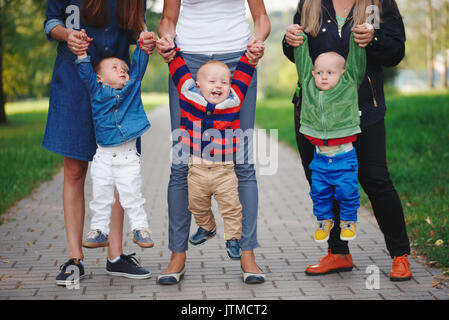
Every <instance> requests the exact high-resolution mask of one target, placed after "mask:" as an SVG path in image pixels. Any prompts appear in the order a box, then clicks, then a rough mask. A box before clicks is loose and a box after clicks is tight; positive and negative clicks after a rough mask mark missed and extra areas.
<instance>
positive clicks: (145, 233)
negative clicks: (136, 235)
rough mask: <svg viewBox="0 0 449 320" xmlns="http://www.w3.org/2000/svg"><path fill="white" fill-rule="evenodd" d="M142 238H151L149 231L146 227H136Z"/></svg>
mask: <svg viewBox="0 0 449 320" xmlns="http://www.w3.org/2000/svg"><path fill="white" fill-rule="evenodd" d="M138 231H139V232H140V235H141V236H142V238H151V232H150V230H148V229H138Z"/></svg>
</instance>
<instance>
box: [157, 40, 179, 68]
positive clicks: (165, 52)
mask: <svg viewBox="0 0 449 320" xmlns="http://www.w3.org/2000/svg"><path fill="white" fill-rule="evenodd" d="M174 47H175V42H174V41H173V38H172V37H170V36H164V37H162V38H160V39H159V40H157V41H156V48H157V52H158V53H159V54H160V55H161V57H162V58H163V59H164V61H165V62H167V63H168V62H171V61H172V60H173V59H174V58H175V55H176V51H175V50H173V48H174Z"/></svg>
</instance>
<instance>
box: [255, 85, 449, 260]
mask: <svg viewBox="0 0 449 320" xmlns="http://www.w3.org/2000/svg"><path fill="white" fill-rule="evenodd" d="M387 107H388V110H387V116H386V120H385V124H386V128H387V129H386V130H387V161H388V167H389V170H390V175H391V178H392V180H393V182H394V184H395V187H396V189H397V190H398V193H399V196H400V198H401V201H402V204H403V206H404V213H405V217H406V223H407V230H408V234H409V237H410V239H411V241H412V244H413V246H414V248H415V249H416V251H417V254H420V255H425V256H426V257H427V259H428V261H434V262H435V263H436V264H437V265H440V266H444V267H446V268H447V267H449V93H447V92H446V93H442V92H438V93H433V94H429V93H427V94H415V95H391V96H388V97H387ZM256 110H257V111H256V123H257V124H258V125H259V126H260V127H262V128H265V129H271V128H278V129H279V139H280V140H281V141H285V142H286V143H288V144H289V145H290V146H292V147H293V148H294V149H295V150H296V142H295V135H294V125H293V105H292V103H291V102H290V98H289V97H288V98H277V99H269V100H261V101H259V103H258V105H257V109H256ZM362 203H363V204H364V205H365V206H366V207H368V208H370V206H369V201H368V199H367V197H366V195H362ZM438 240H441V241H438ZM437 241H438V242H437ZM440 243H441V245H438V244H440Z"/></svg>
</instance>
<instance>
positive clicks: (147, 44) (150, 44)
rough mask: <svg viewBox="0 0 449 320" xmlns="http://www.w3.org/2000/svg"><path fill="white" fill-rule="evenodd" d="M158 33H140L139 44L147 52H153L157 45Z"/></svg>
mask: <svg viewBox="0 0 449 320" xmlns="http://www.w3.org/2000/svg"><path fill="white" fill-rule="evenodd" d="M156 40H157V37H156V34H155V33H154V32H148V31H144V32H142V33H141V34H140V35H139V45H140V49H142V50H143V51H145V52H146V53H147V54H152V53H153V51H154V48H155V47H156Z"/></svg>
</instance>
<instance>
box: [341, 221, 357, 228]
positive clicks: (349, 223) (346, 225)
mask: <svg viewBox="0 0 449 320" xmlns="http://www.w3.org/2000/svg"><path fill="white" fill-rule="evenodd" d="M354 224H355V223H354V222H346V223H343V224H342V225H341V226H340V228H342V229H351V227H352V226H353V225H354Z"/></svg>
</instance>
